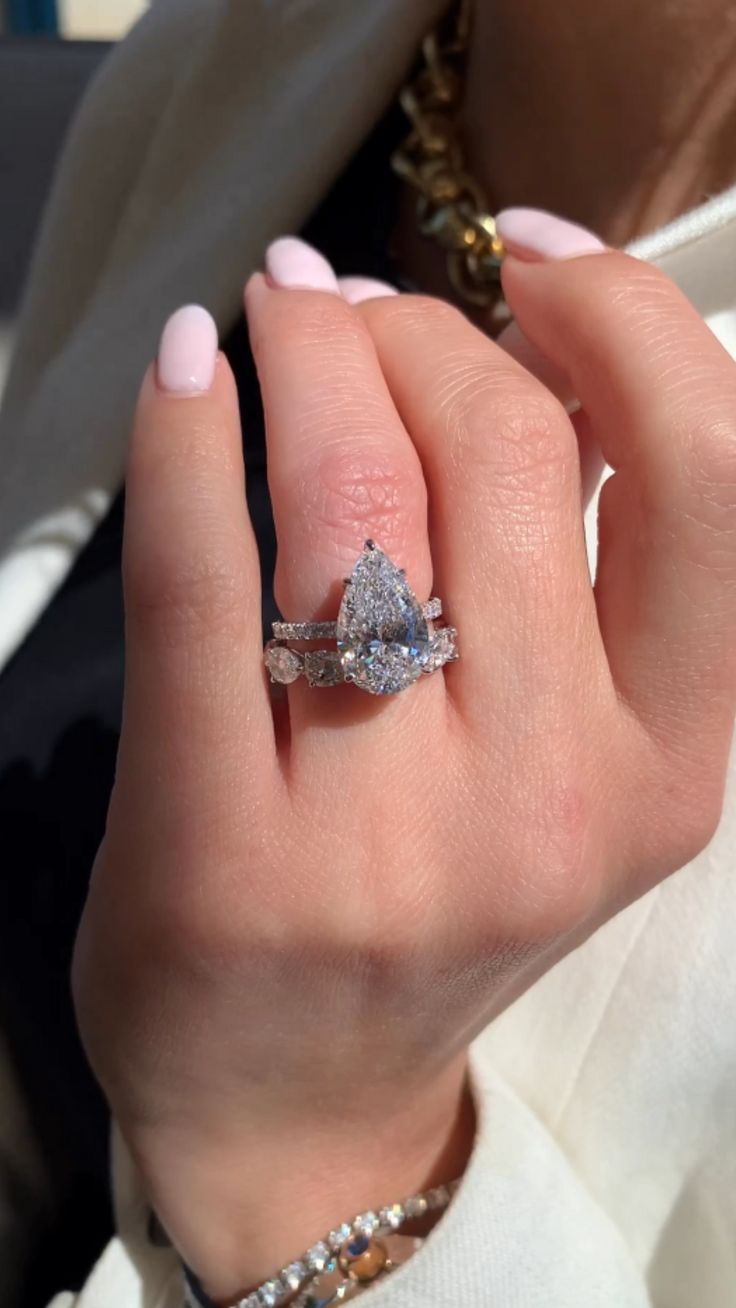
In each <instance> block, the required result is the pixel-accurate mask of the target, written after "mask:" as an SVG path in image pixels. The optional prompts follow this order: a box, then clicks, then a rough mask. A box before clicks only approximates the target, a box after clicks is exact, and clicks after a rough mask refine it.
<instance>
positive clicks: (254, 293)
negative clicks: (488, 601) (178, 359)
mask: <svg viewBox="0 0 736 1308" xmlns="http://www.w3.org/2000/svg"><path fill="white" fill-rule="evenodd" d="M246 308H247V315H248V322H249V326H250V332H251V342H252V345H253V351H254V355H255V359H256V363H257V367H258V375H259V379H260V383H261V390H262V395H263V404H264V410H265V414H266V431H267V445H268V464H269V485H270V488H271V497H272V502H273V510H274V519H275V524H276V533H277V539H278V551H277V565H276V595H277V601H278V604H279V608H280V609H281V612H282V614H283V616H284V617H285V618H286V619H287V620H290V621H304V620H311V619H325V620H328V619H334V618H335V617H336V615H337V610H338V607H339V604H340V599H341V596H342V589H343V587H342V579H343V578H345V577H348V576H349V575H350V573H351V572H352V569H353V566H354V564H355V563H356V561H357V558H358V556H359V555H360V553H361V550H362V548H363V545H364V542H365V541H366V539H369V538H370V539H372V540H375V541H376V543H377V544H378V545H379V547H380V548H381V549H382V550H383V551H384V552H385V553H386V554H388V555H389V556H390V558H391V559H392V560H393V561H394V563H395V564H396V565H397V566H398V567H402V568H404V569H406V572H407V577H408V580H409V583H410V585H411V587H412V588H413V590H414V592H415V594H416V595H417V597H418V599H419V600H425V599H426V598H428V595H429V589H430V583H431V579H432V565H431V560H430V554H429V545H428V540H427V525H426V490H425V485H424V480H423V477H422V472H421V466H420V463H419V460H418V458H417V455H416V451H415V449H414V447H413V445H412V443H411V441H410V439H409V437H408V436H407V434H406V431H405V429H404V427H403V426H402V424H401V422H400V420H399V417H398V415H397V413H396V410H395V407H394V405H393V403H392V401H391V397H390V395H389V393H388V389H387V387H386V383H385V380H384V378H383V375H382V373H381V369H380V365H379V363H378V360H377V358H376V353H375V349H374V347H373V344H372V342H371V339H370V336H369V334H368V332H367V331H366V329H365V327H364V326H363V324H362V323H361V322H360V320H359V318H358V316H357V315H356V313H355V311H354V310H353V309H352V308H351V307H350V306H349V305H348V304H346V303H345V301H344V300H343V299H342V298H340V297H338V296H332V295H324V294H320V293H315V292H310V291H304V290H299V289H296V290H295V289H288V288H281V289H277V290H274V289H271V288H269V286H268V285H267V284H266V282H265V281H264V279H263V278H261V277H255V278H252V279H251V281H250V282H249V284H248V287H247V290H246ZM423 680H424V681H425V685H424V686H423V688H422V689H423V691H424V692H425V696H424V697H426V690H427V686H426V682H429V681H437V680H439V682H440V685H441V678H439V679H438V678H426V679H423ZM355 694H356V692H355V690H354V689H353V688H351V687H338V688H332V689H330V690H329V691H326V690H315V689H313V688H310V687H309V686H308V685H307V684H306V683H305V682H304V680H302V679H300V680H299V681H298V682H297V683H295V684H294V685H293V686H292V687H291V688H290V706H291V716H292V726H293V727H296V728H297V729H299V728H301V729H302V737H303V747H304V748H307V745H309V746H313V747H314V748H315V749H316V750H317V751H318V752H319V751H322V756H323V757H324V756H325V755H324V751H325V749H326V748H327V741H326V739H325V732H326V731H328V729H329V724H330V723H331V722H332V720H333V715H334V713H336V712H337V713H343V712H344V710H345V706H346V704H349V705H350V709H351V713H352V710H353V706H354V702H355ZM347 697H349V698H347ZM365 698H367V697H365ZM397 698H398V699H399V700H402V701H404V700H405V699H407V697H406V696H403V695H402V696H398V697H397ZM408 698H409V699H410V700H411V701H412V702H413V703H415V702H416V690H413V691H412V695H411V696H410V697H408ZM328 700H329V702H328ZM364 707H365V706H364ZM384 707H386V706H384ZM373 708H375V705H374V706H373ZM393 709H395V710H396V712H400V711H401V712H404V711H405V706H399V705H396V704H394V705H392V710H393ZM308 726H309V727H311V728H312V732H311V734H310V736H309V741H308V742H306V737H305V734H304V730H303V729H304V728H306V727H308ZM292 734H293V740H296V734H297V732H293V733H292ZM329 737H330V747H331V746H332V745H334V744H335V743H336V735H335V733H334V732H329ZM315 742H316V743H315ZM338 743H339V742H338Z"/></svg>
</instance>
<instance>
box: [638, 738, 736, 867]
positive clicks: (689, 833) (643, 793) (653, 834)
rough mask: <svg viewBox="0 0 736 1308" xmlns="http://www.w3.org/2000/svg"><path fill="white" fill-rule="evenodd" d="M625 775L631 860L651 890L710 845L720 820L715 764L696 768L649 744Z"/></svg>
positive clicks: (687, 758) (678, 753)
mask: <svg viewBox="0 0 736 1308" xmlns="http://www.w3.org/2000/svg"><path fill="white" fill-rule="evenodd" d="M630 774H631V776H630V783H629V784H630V787H631V790H630V793H629V796H628V800H627V809H628V811H629V813H630V814H631V817H632V834H633V842H634V858H635V861H636V862H637V864H638V866H639V868H640V873H641V875H642V876H643V878H644V881H645V883H646V884H655V883H656V882H657V881H659V880H661V879H662V878H663V877H666V876H669V875H670V874H671V873H672V872H675V871H677V870H678V869H679V868H682V867H685V866H686V864H688V863H690V862H692V860H693V859H694V858H697V856H698V855H699V854H701V853H702V852H703V850H704V849H705V848H706V847H707V846H708V845H709V844H710V842H711V840H712V839H713V836H714V835H715V833H716V831H717V829H718V826H719V823H720V820H721V813H722V808H723V786H722V778H721V775H720V770H719V766H718V763H717V762H716V761H715V759H714V760H713V761H712V762H711V761H710V760H709V759H705V760H701V761H700V762H697V761H694V760H693V756H692V754H691V753H690V751H688V752H687V754H685V753H683V751H682V750H681V749H679V748H678V749H674V748H672V747H671V746H664V747H663V745H662V742H661V741H659V742H652V741H651V740H648V741H647V744H646V748H645V750H644V753H643V755H640V758H639V761H638V763H637V764H636V765H635V766H634V767H633V768H631V769H630ZM646 884H645V887H644V888H646Z"/></svg>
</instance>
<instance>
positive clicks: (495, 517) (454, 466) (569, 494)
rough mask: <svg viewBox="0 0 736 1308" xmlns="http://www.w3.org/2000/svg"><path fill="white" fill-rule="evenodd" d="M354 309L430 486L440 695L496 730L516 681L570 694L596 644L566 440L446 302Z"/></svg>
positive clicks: (548, 397) (504, 359)
mask: <svg viewBox="0 0 736 1308" xmlns="http://www.w3.org/2000/svg"><path fill="white" fill-rule="evenodd" d="M361 312H362V314H363V317H364V320H365V322H366V323H367V324H368V326H369V328H370V331H371V334H372V336H373V339H374V341H375V343H376V348H377V350H378V355H379V358H380V360H381V364H382V367H383V370H384V373H385V375H386V378H387V380H388V383H389V387H390V389H391V393H392V395H393V397H394V400H395V402H396V404H397V407H398V409H399V412H400V413H401V416H402V418H403V419H404V423H405V425H406V426H407V428H408V430H409V431H410V432H411V434H412V437H413V439H414V441H415V443H416V446H417V449H418V451H419V454H420V456H421V460H422V465H423V468H424V473H425V477H426V480H427V485H428V490H429V507H430V540H431V543H432V551H433V557H434V562H435V585H436V586H437V585H438V584H439V588H440V589H441V591H442V593H443V595H444V598H445V600H446V604H447V606H448V620H449V621H450V622H452V623H453V625H455V626H457V627H458V628H459V636H460V649H461V655H462V660H463V662H462V665H458V666H459V669H460V670H459V672H458V676H457V677H456V678H455V679H454V680H453V682H452V683H451V684H450V683H448V685H449V687H450V689H452V690H453V692H454V693H455V694H456V695H457V697H458V700H459V702H460V703H461V704H462V706H463V708H464V710H465V712H466V717H467V720H468V721H469V722H472V723H474V724H475V723H478V724H480V725H481V726H483V725H485V724H488V723H489V722H492V723H493V724H494V725H495V724H496V722H497V716H496V714H497V705H498V703H499V702H500V703H504V702H507V703H510V702H512V700H514V701H516V702H518V694H517V692H518V686H519V682H520V681H521V682H522V683H523V684H524V685H525V686H526V687H529V686H532V685H533V686H534V687H535V692H538V696H537V697H536V702H537V703H540V704H541V703H542V702H547V699H546V697H545V687H549V688H550V689H551V690H552V691H553V692H554V693H555V694H557V692H558V690H559V689H561V688H562V687H564V686H565V685H567V684H568V683H569V682H570V680H571V679H574V678H577V679H578V684H579V678H580V668H581V666H582V665H583V663H584V662H585V659H586V651H588V652H589V649H590V646H591V642H592V643H593V644H594V645H596V647H597V641H598V636H597V630H596V627H595V620H594V619H595V612H594V607H593V603H592V596H591V592H590V581H589V576H588V571H587V564H586V557H585V549H584V542H583V533H582V514H581V506H580V469H579V461H578V451H577V443H576V440H575V433H574V431H573V428H572V426H571V423H570V421H569V418H568V417H567V415H566V413H565V411H564V409H563V408H562V406H561V405H560V404H559V403H558V401H557V400H556V399H555V398H554V397H553V396H552V394H551V393H550V392H549V391H548V390H547V389H546V387H544V386H543V385H542V384H541V383H540V382H539V381H537V380H536V378H534V377H532V376H531V375H530V374H529V373H528V372H527V371H526V370H525V369H524V368H523V367H521V366H520V365H519V364H518V363H516V362H515V361H514V360H513V359H511V358H510V357H509V355H507V354H506V353H505V352H504V351H503V350H501V349H500V348H499V347H498V346H497V345H495V344H494V343H493V342H491V341H489V340H488V338H487V337H485V336H484V335H483V333H482V332H480V331H479V330H478V329H477V328H475V327H473V326H472V325H471V324H470V323H469V322H468V321H467V319H465V318H464V317H463V315H462V314H460V313H459V312H458V311H457V310H455V309H452V308H450V306H449V305H446V304H443V303H441V302H440V301H438V300H430V299H425V298H420V297H417V296H401V297H399V298H396V299H394V300H373V301H370V302H368V303H366V304H364V305H363V306H361ZM573 630H574V631H575V633H576V636H577V637H578V648H577V650H576V651H575V654H576V657H574V658H573V657H571V650H570V638H571V632H572V631H573ZM528 698H529V697H527V699H528Z"/></svg>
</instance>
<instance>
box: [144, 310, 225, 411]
mask: <svg viewBox="0 0 736 1308" xmlns="http://www.w3.org/2000/svg"><path fill="white" fill-rule="evenodd" d="M216 363H217V327H216V326H215V322H214V319H213V318H212V315H211V314H209V313H208V312H207V310H206V309H203V308H202V306H201V305H199V304H185V305H184V307H183V308H182V309H177V310H176V313H172V315H171V317H170V318H169V320H168V322H167V323H166V326H165V327H164V330H163V332H162V334H161V343H160V345H159V347H158V361H157V369H156V371H157V377H158V384H159V386H160V387H161V390H162V391H168V392H169V393H170V394H171V395H201V394H202V393H203V392H204V391H208V390H209V389H210V387H211V385H212V382H213V381H214V377H215V365H216Z"/></svg>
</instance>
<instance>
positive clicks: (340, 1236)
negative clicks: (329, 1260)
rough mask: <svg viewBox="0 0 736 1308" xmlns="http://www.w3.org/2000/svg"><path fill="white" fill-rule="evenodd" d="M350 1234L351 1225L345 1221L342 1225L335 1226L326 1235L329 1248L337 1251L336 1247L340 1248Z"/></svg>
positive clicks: (351, 1231)
mask: <svg viewBox="0 0 736 1308" xmlns="http://www.w3.org/2000/svg"><path fill="white" fill-rule="evenodd" d="M352 1234H353V1228H352V1226H349V1225H348V1223H347V1222H343V1224H342V1226H336V1227H335V1230H334V1231H330V1234H329V1235H328V1237H327V1243H328V1244H329V1246H330V1248H331V1249H334V1250H335V1252H337V1250H338V1249H340V1248H342V1246H343V1245H344V1243H345V1241H346V1240H349V1239H350V1237H351V1235H352Z"/></svg>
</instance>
